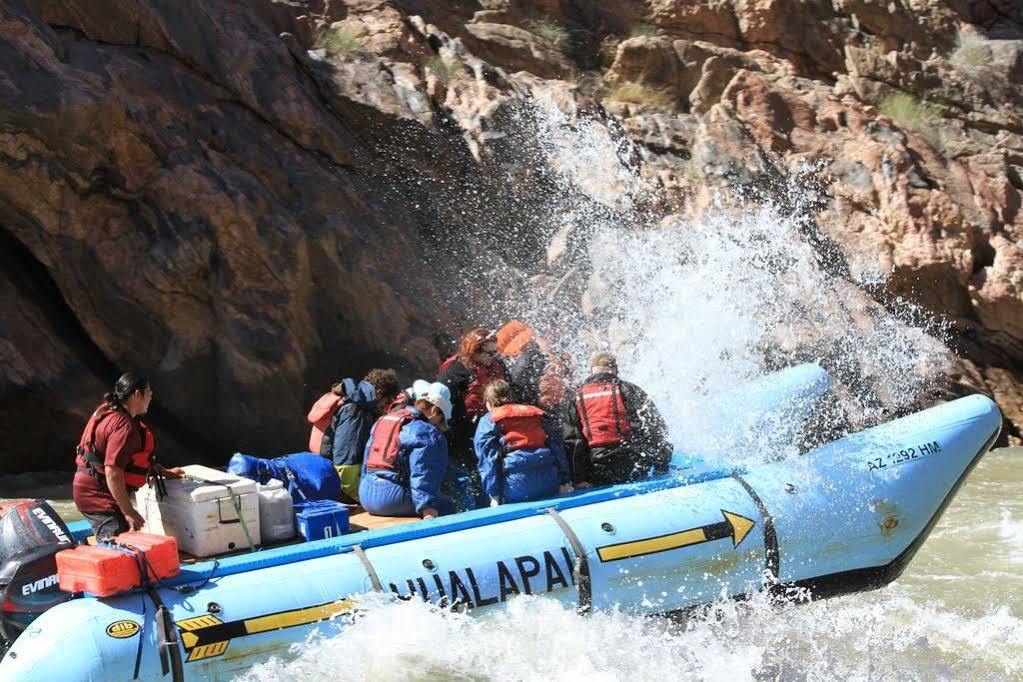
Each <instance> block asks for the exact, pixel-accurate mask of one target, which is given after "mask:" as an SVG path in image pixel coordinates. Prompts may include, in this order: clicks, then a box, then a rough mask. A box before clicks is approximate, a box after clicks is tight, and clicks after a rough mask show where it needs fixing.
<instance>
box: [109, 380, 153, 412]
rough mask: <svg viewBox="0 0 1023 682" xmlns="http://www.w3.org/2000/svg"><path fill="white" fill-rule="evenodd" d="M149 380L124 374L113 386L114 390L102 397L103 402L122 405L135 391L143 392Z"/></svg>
mask: <svg viewBox="0 0 1023 682" xmlns="http://www.w3.org/2000/svg"><path fill="white" fill-rule="evenodd" d="M147 386H149V378H148V377H145V376H142V375H141V374H135V373H134V372H125V373H124V374H122V375H121V378H119V379H118V380H117V383H115V384H114V390H113V391H110V392H109V393H106V394H104V395H103V402H106V403H110V404H120V405H123V404H124V401H125V400H127V399H128V398H130V397H131V394H132V393H134V392H135V391H145V390H146V387H147Z"/></svg>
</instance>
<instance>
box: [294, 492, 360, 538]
mask: <svg viewBox="0 0 1023 682" xmlns="http://www.w3.org/2000/svg"><path fill="white" fill-rule="evenodd" d="M295 520H296V521H297V522H298V523H297V525H298V532H299V534H301V535H302V537H304V538H305V539H306V542H308V541H310V540H322V539H323V538H332V537H337V536H338V535H344V534H345V533H347V532H348V507H346V506H345V505H343V504H341V503H340V502H334V501H333V500H312V501H309V502H297V503H295Z"/></svg>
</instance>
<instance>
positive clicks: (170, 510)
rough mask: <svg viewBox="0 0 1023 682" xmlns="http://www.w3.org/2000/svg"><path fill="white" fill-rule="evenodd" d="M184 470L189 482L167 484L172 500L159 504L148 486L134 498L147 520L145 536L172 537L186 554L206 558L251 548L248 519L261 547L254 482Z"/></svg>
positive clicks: (194, 468)
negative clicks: (247, 535) (248, 537)
mask: <svg viewBox="0 0 1023 682" xmlns="http://www.w3.org/2000/svg"><path fill="white" fill-rule="evenodd" d="M182 468H183V469H184V470H185V474H186V476H188V477H189V478H185V479H182V480H176V479H167V481H166V484H167V496H166V497H164V498H163V499H162V500H160V501H159V502H158V501H157V499H156V490H155V489H153V488H152V487H151V486H149V485H147V486H145V487H143V488H141V489H139V490H138V491H137V492H136V493H135V508H136V509H137V510H138V511H139V513H140V514H142V516H143V517H144V518H145V520H146V525H145V527H144V528H143V529H142V530H143V531H145V532H147V533H157V534H162V535H170V536H172V537H174V538H175V539H177V541H178V548H179V549H180V550H181V551H182V552H186V553H188V554H191V555H192V556H197V557H206V556H211V555H214V554H222V553H224V552H230V551H233V550H237V549H247V548H248V546H249V540H248V539H246V536H245V528H244V527H243V526H242V523H241V519H244V520H245V525H246V526H247V527H248V531H249V536H250V537H251V538H252V543H253V544H257V545H258V544H259V543H260V534H259V496H258V494H257V492H256V483H255V481H250V480H249V479H247V478H241V477H239V476H235V475H234V474H227V473H224V472H223V471H217V470H216V469H210V468H209V467H204V466H200V465H198V464H191V465H189V466H186V467H182ZM194 479H202V481H201V482H200V481H197V480H194ZM232 497H234V501H232ZM235 503H237V505H238V508H239V509H240V510H241V519H240V518H239V516H238V512H237V511H236V510H235Z"/></svg>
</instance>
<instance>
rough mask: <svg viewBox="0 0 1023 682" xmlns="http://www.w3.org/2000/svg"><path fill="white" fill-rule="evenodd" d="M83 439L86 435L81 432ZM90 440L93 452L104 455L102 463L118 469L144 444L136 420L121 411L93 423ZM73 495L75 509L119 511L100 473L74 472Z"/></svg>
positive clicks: (96, 512) (85, 511)
mask: <svg viewBox="0 0 1023 682" xmlns="http://www.w3.org/2000/svg"><path fill="white" fill-rule="evenodd" d="M82 438H83V439H84V438H85V434H84V433H82ZM92 442H93V443H94V444H95V445H96V453H97V454H102V455H103V464H104V466H112V467H117V468H119V469H121V470H123V469H125V468H126V467H127V466H128V465H129V464H130V463H131V456H132V455H134V454H135V453H136V452H138V451H139V450H141V449H142V448H143V446H144V440H143V436H142V429H140V428H139V425H138V422H137V421H136V420H135V419H133V418H132V417H131V416H130V415H128V413H126V412H122V411H120V410H118V411H116V412H113V413H112V414H109V415H107V416H106V417H104V418H103V419H102V421H100V423H99V424H97V425H96V433H95V435H94V436H93V439H92ZM72 496H73V497H74V500H75V506H76V507H78V511H80V512H83V513H85V514H105V513H108V512H114V511H119V508H118V506H117V502H116V501H114V496H113V495H111V494H110V488H108V487H107V479H106V478H105V477H103V476H94V475H92V474H90V473H88V472H86V471H78V472H76V473H75V482H74V486H73V494H72Z"/></svg>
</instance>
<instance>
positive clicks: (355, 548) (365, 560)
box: [352, 545, 384, 592]
mask: <svg viewBox="0 0 1023 682" xmlns="http://www.w3.org/2000/svg"><path fill="white" fill-rule="evenodd" d="M352 552H354V553H355V556H357V557H359V561H361V562H362V567H363V568H365V569H366V575H368V576H369V581H370V582H371V583H373V589H374V590H376V591H377V592H383V591H384V585H383V583H381V582H380V576H378V575H377V570H376V569H375V568H373V564H371V563H370V562H369V557H368V556H366V552H364V551H363V549H362V545H352Z"/></svg>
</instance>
